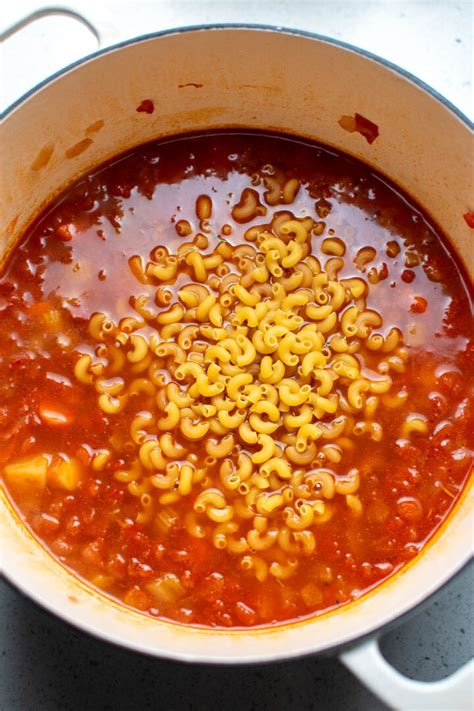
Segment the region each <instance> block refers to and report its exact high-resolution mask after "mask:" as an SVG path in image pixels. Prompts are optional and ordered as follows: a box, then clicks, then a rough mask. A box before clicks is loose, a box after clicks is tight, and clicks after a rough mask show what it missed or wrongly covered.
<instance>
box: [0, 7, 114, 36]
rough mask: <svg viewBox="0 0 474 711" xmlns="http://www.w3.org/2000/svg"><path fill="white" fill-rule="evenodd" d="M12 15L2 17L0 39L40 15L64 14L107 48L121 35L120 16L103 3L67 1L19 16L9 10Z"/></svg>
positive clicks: (17, 30)
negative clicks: (82, 26) (83, 27)
mask: <svg viewBox="0 0 474 711" xmlns="http://www.w3.org/2000/svg"><path fill="white" fill-rule="evenodd" d="M10 14H11V15H12V14H13V17H10V18H8V20H5V18H4V19H3V26H0V41H1V40H5V39H7V38H8V37H10V36H11V35H13V34H15V33H16V32H19V31H20V30H22V29H23V27H26V26H27V25H29V24H30V23H31V22H34V21H35V20H39V19H40V18H43V17H51V16H55V15H56V16H57V15H63V16H64V17H71V18H72V19H74V20H77V21H78V22H80V23H82V24H83V25H85V27H87V29H88V30H89V31H90V32H91V33H92V34H93V35H94V37H95V38H96V40H97V44H98V46H99V47H107V46H109V45H111V44H114V43H115V42H117V41H118V40H119V39H120V37H121V35H122V34H123V28H122V30H121V29H120V24H121V23H120V17H117V16H115V15H113V14H112V13H111V12H110V10H109V9H108V8H107V5H106V4H104V3H100V2H98V3H91V2H87V3H81V2H80V0H67V1H66V2H64V3H59V4H57V5H56V4H50V5H49V4H46V3H45V4H44V5H43V6H40V7H37V8H35V9H34V10H32V11H30V12H26V13H25V14H23V15H22V16H20V17H18V16H16V15H15V14H14V10H13V12H12V10H10Z"/></svg>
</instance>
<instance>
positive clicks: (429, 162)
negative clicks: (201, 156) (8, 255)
mask: <svg viewBox="0 0 474 711" xmlns="http://www.w3.org/2000/svg"><path fill="white" fill-rule="evenodd" d="M144 99H148V100H151V101H152V102H153V105H154V111H153V113H146V112H145V111H140V112H139V111H137V108H138V107H139V105H140V104H141V102H142V101H143V100H144ZM355 112H358V113H359V114H361V115H363V116H365V117H366V118H368V119H370V120H371V121H373V122H374V123H376V124H377V126H378V128H379V136H378V138H377V139H376V140H375V141H374V142H373V143H372V144H369V143H368V142H367V141H366V139H365V138H364V137H363V136H362V135H360V134H359V133H348V132H347V131H345V130H343V129H342V128H341V126H340V125H339V120H340V118H341V116H343V115H349V116H353V115H354V113H355ZM226 126H243V127H255V128H259V129H273V130H279V131H285V132H289V133H293V134H296V135H300V136H304V137H308V138H312V139H315V140H318V141H321V142H322V143H326V144H329V145H331V146H335V147H337V148H339V149H341V150H344V151H346V152H348V153H351V154H353V155H355V156H357V157H359V158H361V159H362V160H364V161H365V162H367V163H369V164H371V165H373V166H375V167H377V168H378V169H379V170H380V171H381V172H382V173H384V174H385V175H387V176H390V177H391V178H394V179H395V180H396V182H398V184H400V185H401V186H402V187H403V188H404V189H405V190H407V192H408V193H410V194H412V195H414V196H416V198H417V200H418V201H419V202H420V203H421V205H422V206H423V207H424V208H425V209H426V210H427V211H428V212H429V213H430V214H431V216H432V217H433V218H434V219H435V221H436V222H438V224H440V225H441V226H442V227H443V228H444V230H445V231H446V233H447V234H449V236H450V238H451V239H452V241H453V242H454V244H455V245H456V246H457V247H458V248H459V251H460V252H461V254H463V257H464V259H465V261H466V262H467V261H468V256H469V250H468V244H469V239H470V232H469V228H468V227H467V225H466V224H465V222H464V220H463V213H464V212H466V210H467V208H468V204H469V200H470V194H469V190H470V187H472V186H471V182H472V173H471V172H470V170H471V169H470V165H469V159H470V150H469V149H470V145H468V144H467V142H468V141H469V130H468V128H467V127H466V126H465V125H464V124H463V123H462V121H461V120H460V119H459V118H458V117H457V116H456V115H455V114H454V113H453V112H452V111H450V110H449V109H448V108H447V107H445V106H443V105H441V104H440V103H439V102H438V101H437V100H436V99H435V98H433V97H432V96H430V95H429V94H427V93H426V92H424V91H423V90H421V89H420V88H419V87H418V86H417V85H416V84H413V83H411V82H410V81H407V80H406V79H405V78H403V77H401V76H400V75H398V74H397V73H395V72H394V71H392V70H390V69H388V68H387V67H385V66H383V65H381V64H379V63H378V62H375V61H373V60H370V59H368V58H366V57H364V56H362V55H359V54H357V53H355V52H351V51H350V50H347V49H344V48H341V47H338V46H335V45H331V44H329V43H327V42H323V41H318V40H314V39H311V38H307V37H301V36H296V35H292V34H289V33H279V32H274V31H270V30H268V31H264V30H256V29H253V30H252V29H236V28H233V29H231V28H227V29H214V30H195V31H190V32H185V33H176V34H170V35H165V36H162V37H159V38H155V39H153V38H151V39H148V40H143V41H140V42H136V43H133V44H129V45H127V46H125V47H121V48H119V49H116V50H112V51H110V52H108V53H106V54H104V55H102V56H101V57H99V58H98V59H92V60H90V61H87V62H85V63H83V64H82V65H80V66H79V67H78V68H76V69H75V70H73V71H70V72H67V73H66V74H64V75H61V76H59V77H58V78H56V79H55V80H53V81H52V82H51V83H49V84H48V85H47V86H46V87H45V88H43V89H42V90H40V91H37V92H35V93H33V95H32V96H31V97H30V98H29V100H28V101H25V102H22V103H20V105H19V106H18V107H17V108H16V109H15V110H14V111H13V112H12V113H11V114H10V115H9V116H8V117H7V119H6V120H5V123H4V126H3V129H2V131H3V138H2V146H3V152H4V159H3V165H4V166H5V165H7V166H8V180H7V181H6V184H5V186H4V189H3V190H2V192H3V204H4V208H3V213H2V216H1V229H0V233H1V234H2V235H3V237H0V254H3V253H4V252H5V250H6V247H7V245H11V244H12V243H13V241H14V240H15V239H16V238H17V237H18V235H20V234H21V233H22V231H23V230H24V228H25V226H26V225H27V224H28V223H29V222H30V221H31V219H32V218H33V217H34V216H35V215H36V214H37V213H38V212H39V211H40V210H41V209H42V208H43V207H44V206H45V204H47V202H48V201H49V200H50V199H51V198H52V197H53V196H54V195H55V194H57V193H58V192H59V191H60V190H62V189H64V187H66V186H67V185H68V184H69V183H71V182H72V180H74V179H75V178H77V177H79V176H80V175H81V174H83V173H84V172H86V171H88V170H90V169H91V168H93V167H94V166H96V165H98V164H99V163H101V162H103V161H104V160H107V159H109V158H111V157H112V156H114V155H117V154H118V153H121V152H123V151H126V150H128V149H130V148H132V147H134V146H136V145H139V144H141V143H144V142H146V141H149V140H152V139H154V138H157V137H159V136H166V135H172V134H176V133H182V132H187V131H192V130H205V129H212V128H221V127H226ZM468 267H470V268H471V269H472V256H471V264H470V265H468Z"/></svg>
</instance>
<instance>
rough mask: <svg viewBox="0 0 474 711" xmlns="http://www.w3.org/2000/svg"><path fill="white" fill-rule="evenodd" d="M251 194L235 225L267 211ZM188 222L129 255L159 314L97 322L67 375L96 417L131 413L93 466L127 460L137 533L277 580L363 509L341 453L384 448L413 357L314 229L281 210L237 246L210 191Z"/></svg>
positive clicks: (137, 305)
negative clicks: (229, 559) (175, 539)
mask: <svg viewBox="0 0 474 711" xmlns="http://www.w3.org/2000/svg"><path fill="white" fill-rule="evenodd" d="M256 195H257V193H256V191H253V190H246V191H244V194H243V195H242V199H241V201H240V203H239V204H238V205H237V206H236V207H234V211H233V213H232V216H233V218H234V220H236V221H239V222H242V223H243V222H248V221H250V220H254V219H255V218H256V217H258V216H259V215H261V214H262V211H261V210H260V211H259V207H260V205H259V202H258V200H257V199H256V197H255V196H256ZM196 212H197V216H198V218H199V220H200V231H199V232H197V234H193V230H192V227H191V224H190V222H188V221H186V220H181V221H180V222H178V223H177V225H176V230H177V232H178V234H179V235H180V236H181V237H182V238H183V240H184V241H183V242H182V243H181V244H180V246H179V248H178V249H177V250H176V253H175V254H170V252H169V251H168V249H167V248H166V247H165V246H158V247H156V248H155V249H154V250H153V251H152V253H151V255H150V260H149V261H148V262H145V260H143V259H142V258H141V257H138V256H136V257H132V258H131V259H130V268H131V269H132V271H133V273H134V274H135V276H136V277H137V279H138V281H139V282H140V283H142V284H148V285H150V284H151V285H153V284H154V285H155V286H156V292H155V304H153V303H150V301H151V300H150V296H149V294H148V293H147V294H138V295H135V296H133V297H132V298H131V302H130V303H131V304H132V306H133V308H134V309H135V312H136V316H134V317H131V316H127V317H125V318H123V319H122V320H120V322H119V323H115V322H114V321H113V320H111V319H110V318H109V316H108V315H107V314H105V313H96V314H94V315H93V316H92V317H91V320H90V323H89V331H90V334H91V335H92V337H93V338H94V339H95V340H96V341H97V342H98V346H97V348H96V350H95V355H94V356H92V355H91V354H90V353H82V354H80V356H79V357H78V360H77V363H76V366H75V375H76V377H77V379H78V380H79V381H81V382H82V383H85V384H88V385H90V386H92V387H95V389H96V390H97V393H98V404H99V406H100V408H101V409H102V410H103V411H104V412H106V413H107V414H109V415H114V414H117V415H119V413H121V414H120V415H119V416H122V417H129V418H130V432H129V433H130V436H129V439H128V440H127V441H126V442H125V443H123V442H122V443H120V444H117V443H115V444H114V442H113V441H112V443H111V445H110V447H106V448H104V449H103V450H100V451H98V452H96V454H95V456H94V459H93V461H92V466H93V468H94V469H95V470H101V469H103V468H104V467H105V466H106V464H107V462H108V461H109V460H110V459H111V458H112V457H113V456H114V454H115V453H116V452H115V451H114V450H117V449H118V450H119V451H122V452H123V451H125V452H126V453H127V458H128V461H130V465H129V466H128V467H126V468H123V469H121V470H119V471H115V472H114V474H113V475H114V476H115V478H116V479H117V480H118V481H120V482H123V483H124V484H126V485H127V487H128V490H129V492H130V493H131V494H132V495H134V496H137V497H139V498H140V502H141V511H140V513H139V514H138V518H137V521H138V522H139V523H146V524H148V523H151V524H152V525H156V526H158V528H161V530H168V529H169V528H170V527H172V526H173V525H176V524H177V523H178V524H179V525H182V526H185V528H186V529H187V531H188V532H189V533H190V534H191V535H192V536H195V537H199V538H200V537H206V536H207V537H208V538H209V540H212V543H213V545H214V546H215V547H216V548H219V549H226V550H227V551H228V552H229V553H231V554H234V555H235V556H238V558H239V564H240V566H241V567H242V568H243V569H244V570H247V571H249V572H250V573H252V574H254V575H255V577H256V578H257V580H259V581H263V580H264V579H265V578H266V577H267V576H268V575H273V576H274V577H276V578H286V577H289V576H291V575H292V574H293V573H294V572H295V570H296V568H297V566H298V565H299V563H300V561H301V559H302V557H304V556H307V555H311V554H312V553H313V552H314V551H315V549H316V545H317V535H315V534H316V532H317V526H319V525H321V524H324V523H325V522H327V521H329V520H330V518H331V516H332V515H333V512H334V507H333V502H334V501H335V500H336V498H337V497H339V498H340V497H344V498H345V502H346V504H347V507H348V509H349V511H350V512H351V514H352V515H354V516H360V515H361V514H362V513H363V505H362V502H361V500H360V498H359V496H358V489H359V486H360V481H361V473H360V471H359V470H358V469H356V468H344V457H345V454H346V452H348V451H350V450H351V448H353V446H354V442H353V435H356V436H358V435H363V434H365V435H367V436H368V437H371V438H372V439H373V440H375V441H380V440H381V439H382V437H383V431H382V426H381V425H380V424H379V423H378V422H377V421H376V417H375V416H376V412H377V408H378V407H379V406H380V403H382V404H383V402H384V398H392V399H393V398H395V397H402V396H403V393H402V394H401V395H398V396H395V395H393V394H391V393H390V392H389V391H390V388H391V386H392V378H391V376H390V371H391V370H394V371H396V372H403V370H404V369H405V361H406V359H407V350H406V348H405V347H404V346H403V340H402V334H401V332H400V331H399V330H398V329H397V328H391V329H388V331H387V332H386V333H385V334H384V333H383V329H382V326H383V323H382V317H381V316H380V314H379V313H378V312H377V311H375V310H371V309H368V308H367V307H366V300H367V295H368V291H369V289H370V280H366V279H364V278H362V276H361V277H359V276H357V277H351V278H340V277H339V272H340V271H341V268H342V267H343V265H344V254H345V250H346V245H345V243H344V241H343V240H342V239H340V238H338V237H334V236H328V237H323V236H321V231H322V230H321V223H318V222H316V221H315V220H313V219H312V218H310V217H301V218H297V217H295V215H294V214H292V213H291V212H289V211H288V210H283V211H280V212H276V213H275V214H274V215H273V219H272V220H271V222H268V223H262V224H258V225H256V224H253V225H252V226H251V227H249V228H248V229H247V230H246V232H245V240H246V243H242V244H240V245H238V246H234V245H232V244H231V243H230V241H228V240H227V239H226V237H228V236H229V234H230V232H231V231H232V228H231V227H230V225H225V226H224V228H222V230H221V234H220V235H218V236H216V235H212V234H209V228H208V225H209V218H210V217H211V214H212V202H211V200H210V198H209V197H208V196H200V197H199V198H198V201H197V207H196ZM206 229H207V233H206ZM317 237H320V239H319V241H318V244H319V247H320V252H321V254H322V255H323V258H322V259H317V258H316V257H315V256H314V255H313V254H312V243H313V242H314V241H315V240H316V238H317ZM210 245H211V246H210ZM323 260H324V264H322V261H323ZM363 353H365V354H369V356H370V358H369V359H370V368H368V367H367V365H366V359H365V358H364V356H363V355H362V354H363ZM185 503H186V505H184V504H185ZM182 504H183V506H182ZM181 512H182V513H181Z"/></svg>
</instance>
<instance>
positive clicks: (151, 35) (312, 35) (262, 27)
mask: <svg viewBox="0 0 474 711" xmlns="http://www.w3.org/2000/svg"><path fill="white" fill-rule="evenodd" d="M209 30H256V31H263V32H277V33H280V34H288V35H294V36H296V37H303V38H304V39H312V40H316V41H318V42H321V43H324V44H330V45H333V46H335V47H339V48H341V49H346V50H349V51H350V52H354V53H356V54H359V55H361V56H363V57H365V58H366V59H370V60H372V61H374V62H376V63H378V64H381V65H383V66H384V67H386V68H387V69H390V70H391V71H393V72H395V73H396V74H399V75H400V76H401V77H402V78H403V79H406V80H408V81H410V82H411V83H412V84H415V85H416V86H418V87H419V88H420V89H422V90H423V91H425V92H426V93H428V94H430V95H431V96H432V97H433V98H434V99H436V100H437V101H439V102H440V103H441V104H443V105H444V106H445V107H446V108H447V109H449V111H451V112H452V113H453V114H454V115H455V116H457V118H459V119H460V120H461V121H462V122H463V123H464V124H465V125H466V126H467V127H468V128H470V129H471V130H474V122H473V121H471V120H470V119H469V117H468V116H466V114H465V113H463V112H462V111H461V110H460V109H459V108H458V107H457V106H455V105H454V104H453V103H452V102H451V101H449V99H447V98H446V97H445V96H443V94H440V93H439V92H438V91H437V90H436V89H434V88H433V87H432V86H431V85H430V84H427V83H426V82H425V81H423V79H420V78H419V77H417V76H416V75H415V74H412V73H411V72H409V71H408V70H407V69H404V68H403V67H400V66H399V65H398V64H395V63H393V62H391V61H390V60H388V59H385V58H384V57H380V56H379V55H378V54H374V53H373V52H369V51H368V50H366V49H364V48H362V47H357V46H355V45H353V44H350V43H349V42H343V41H342V40H338V39H334V38H333V37H328V36H327V35H321V34H319V33H317V32H309V31H307V30H300V29H296V28H293V27H283V26H282V25H266V24H260V23H245V22H242V23H241V22H228V23H226V22H222V23H204V24H199V25H183V26H181V27H173V28H170V29H167V30H159V31H158V32H148V33H147V34H144V35H138V36H137V37H132V38H130V39H126V40H122V41H121V42H116V43H115V44H111V45H109V46H107V47H103V48H100V49H98V50H96V51H95V52H92V53H90V54H87V55H85V56H84V57H81V58H80V59H77V60H76V61H74V62H71V63H70V64H68V65H66V66H65V67H62V68H61V69H58V70H57V71H56V72H53V74H50V75H49V76H47V77H46V78H45V79H43V80H42V81H40V82H38V84H36V85H35V86H34V87H32V88H31V89H29V90H28V91H27V92H25V93H24V94H22V96H20V97H19V98H18V99H16V100H15V101H14V102H13V103H11V104H10V105H9V106H7V108H6V109H5V110H4V111H3V112H1V113H0V120H3V119H5V118H7V117H8V116H9V115H10V114H11V113H12V112H13V111H14V110H15V109H17V108H18V107H19V106H20V105H21V104H22V103H23V102H24V101H26V100H27V99H29V98H30V96H32V95H33V94H35V93H36V92H38V91H40V90H41V89H43V87H45V86H46V85H47V84H50V83H51V82H52V81H54V80H55V79H58V78H59V77H61V76H62V75H63V74H67V73H68V72H70V71H71V70H73V69H76V68H78V67H80V66H81V65H82V64H86V63H88V62H89V61H91V60H93V59H97V58H98V57H101V56H102V55H104V54H106V53H108V52H113V51H115V50H118V49H122V47H129V46H131V45H134V44H139V43H140V42H146V41H148V40H152V39H158V38H159V37H166V36H169V35H175V34H184V33H188V32H203V31H209Z"/></svg>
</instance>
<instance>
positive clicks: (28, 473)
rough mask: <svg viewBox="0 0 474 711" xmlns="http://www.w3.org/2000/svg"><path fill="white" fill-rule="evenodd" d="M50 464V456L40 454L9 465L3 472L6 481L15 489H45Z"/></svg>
mask: <svg viewBox="0 0 474 711" xmlns="http://www.w3.org/2000/svg"><path fill="white" fill-rule="evenodd" d="M49 462H50V457H48V455H46V454H39V455H37V456H35V457H27V458H25V459H19V460H18V461H16V462H13V463H12V464H7V465H6V466H5V467H4V469H3V472H4V474H5V478H6V480H7V481H8V483H9V484H10V485H11V486H13V487H21V488H23V489H28V488H31V487H33V488H35V489H44V487H45V486H46V472H47V470H48V465H49Z"/></svg>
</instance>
